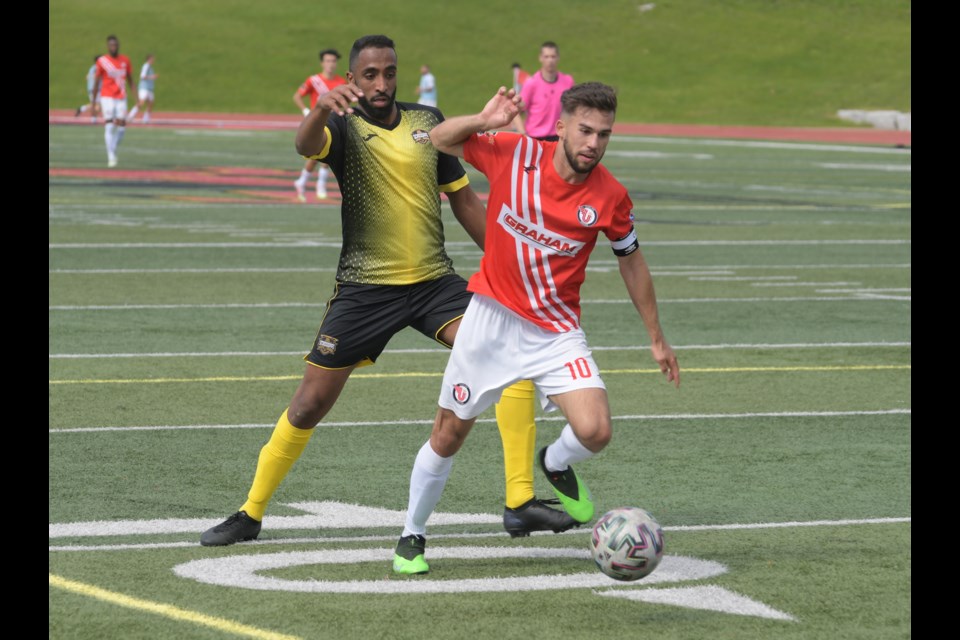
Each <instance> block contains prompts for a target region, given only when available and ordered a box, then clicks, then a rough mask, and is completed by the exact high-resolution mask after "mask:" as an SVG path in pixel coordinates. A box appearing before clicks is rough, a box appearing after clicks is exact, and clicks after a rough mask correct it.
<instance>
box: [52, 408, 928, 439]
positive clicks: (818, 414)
mask: <svg viewBox="0 0 960 640" xmlns="http://www.w3.org/2000/svg"><path fill="white" fill-rule="evenodd" d="M911 414H912V409H880V410H875V411H771V412H761V413H678V414H668V415H649V414H648V415H643V414H641V415H626V416H612V418H611V419H612V420H638V421H641V420H642V421H648V420H719V419H756V418H842V417H849V416H885V415H911ZM538 419H539V420H540V421H541V422H565V421H566V418H564V417H563V416H543V417H540V418H538ZM477 422H485V423H495V422H496V419H495V418H481V419H479V420H477ZM429 424H433V418H430V419H428V420H382V421H372V420H371V421H363V422H321V423H320V424H319V425H318V426H319V427H384V426H410V425H429ZM274 426H276V425H275V424H273V423H270V424H266V423H264V424H252V423H247V424H197V425H178V426H174V425H166V426H160V425H154V426H143V427H77V428H53V429H50V430H49V431H48V433H50V434H54V433H61V434H63V433H103V432H108V431H112V432H136V431H196V430H205V429H272V428H274Z"/></svg>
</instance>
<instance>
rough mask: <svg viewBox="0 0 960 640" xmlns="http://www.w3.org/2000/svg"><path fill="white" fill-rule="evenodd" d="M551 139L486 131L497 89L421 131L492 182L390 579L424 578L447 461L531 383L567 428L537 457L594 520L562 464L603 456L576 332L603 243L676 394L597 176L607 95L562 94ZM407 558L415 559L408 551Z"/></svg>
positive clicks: (604, 438) (508, 93)
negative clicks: (595, 253)
mask: <svg viewBox="0 0 960 640" xmlns="http://www.w3.org/2000/svg"><path fill="white" fill-rule="evenodd" d="M561 102H562V105H563V109H562V114H561V117H560V120H559V122H558V123H557V125H556V131H557V135H558V137H559V140H558V141H556V142H548V141H540V140H534V139H533V138H530V137H528V136H523V135H520V134H517V133H513V132H495V131H496V130H497V129H499V128H501V127H504V126H506V125H507V124H509V123H510V122H511V121H512V120H513V118H514V117H515V116H516V115H517V113H518V112H519V110H520V107H521V104H522V101H521V99H520V97H519V96H517V95H516V92H515V91H514V90H513V89H510V90H507V89H505V88H503V87H501V88H500V90H499V91H498V92H497V94H496V95H495V96H494V97H493V98H492V99H491V100H490V101H489V102H488V103H487V105H486V106H485V107H484V109H483V111H481V112H480V113H478V114H476V115H472V116H461V117H458V118H450V119H449V120H446V121H445V122H442V123H440V124H438V125H437V126H436V127H434V128H433V130H432V131H431V132H430V139H431V142H432V143H433V144H434V146H436V147H437V149H438V150H439V151H441V152H443V153H447V154H450V155H454V156H458V157H461V158H464V159H466V161H467V162H469V163H470V164H472V165H473V166H474V167H476V168H477V169H478V170H480V171H481V172H482V173H483V174H484V175H485V176H486V177H487V179H488V180H489V182H490V197H489V199H488V201H487V233H486V237H485V241H484V254H483V258H482V259H481V262H480V271H479V273H476V274H474V276H473V277H472V278H471V279H470V282H469V285H468V287H467V288H468V289H469V290H470V291H472V292H473V294H474V295H473V299H472V300H471V302H470V305H469V306H468V307H467V311H466V313H465V314H464V316H463V320H462V322H461V325H460V331H459V332H458V334H457V341H456V343H455V344H454V347H453V351H452V352H451V354H450V360H449V362H448V363H447V368H446V371H445V372H444V376H443V384H442V386H441V390H440V398H439V402H438V404H439V405H440V409H439V411H438V412H437V417H436V420H435V422H434V426H433V432H432V433H431V434H430V439H429V440H428V441H427V442H426V443H425V444H424V445H423V447H422V448H421V449H420V452H419V453H418V454H417V458H416V461H415V462H414V466H413V472H412V473H411V476H410V501H409V505H408V511H407V517H406V523H405V526H404V529H403V533H402V534H401V538H400V542H399V543H398V545H397V554H396V555H395V556H394V567H393V568H394V571H395V572H397V573H426V572H427V571H429V566H428V565H427V563H426V560H425V559H424V557H423V553H422V550H423V548H424V547H425V544H426V541H425V538H424V535H425V533H426V523H427V519H428V518H429V516H430V514H431V513H432V512H433V509H434V508H435V507H436V504H437V502H438V501H439V500H440V495H441V494H442V492H443V488H444V486H445V485H446V481H447V477H448V475H449V471H450V467H451V465H452V463H453V456H454V454H456V453H457V451H458V450H459V449H460V447H461V445H462V444H463V441H464V439H465V438H466V437H467V434H468V433H469V432H470V428H471V427H472V426H473V423H474V421H475V420H476V417H477V416H478V415H480V414H481V413H482V412H483V411H485V410H486V409H487V408H488V407H490V406H491V405H492V404H493V403H494V402H496V401H497V399H498V398H499V397H500V392H501V391H502V390H503V389H505V388H506V387H508V386H510V385H511V384H514V383H515V382H516V381H517V380H521V379H524V378H527V379H531V380H533V383H534V385H535V386H536V389H537V392H538V395H539V397H540V402H541V406H542V407H543V409H544V410H547V411H550V410H553V409H557V408H559V409H560V410H561V411H562V412H563V414H564V416H565V417H566V419H567V421H568V422H567V425H566V426H565V427H564V428H563V431H562V432H561V434H560V437H559V438H557V440H556V441H554V442H553V443H552V444H551V445H549V446H548V447H544V448H543V449H541V450H540V453H539V456H538V457H539V462H540V467H541V469H542V470H543V472H544V474H545V475H546V477H547V479H548V480H549V481H550V484H551V485H552V486H553V490H554V493H556V495H557V498H558V499H559V500H560V503H561V504H562V505H563V507H564V509H566V511H567V513H569V514H570V515H571V516H572V517H573V518H574V519H575V520H577V521H579V522H586V521H589V520H590V519H591V518H592V517H593V510H594V506H593V500H592V497H591V495H590V492H589V490H588V489H587V487H586V484H584V482H583V481H582V480H581V479H580V478H579V477H578V476H577V474H576V473H574V471H573V468H572V466H571V465H572V464H573V463H577V462H581V461H584V460H587V459H588V458H590V457H592V456H593V455H594V454H596V453H597V452H599V451H600V450H601V449H603V448H604V447H605V446H606V445H607V443H608V442H609V441H610V438H611V436H612V435H613V430H612V426H611V418H610V406H609V403H608V400H607V392H606V387H605V386H604V383H603V380H601V378H600V371H599V369H598V368H597V364H596V362H595V361H594V360H593V357H592V355H591V353H590V349H589V348H588V346H587V342H586V336H585V335H584V332H583V330H582V329H581V328H580V285H581V284H582V283H583V280H584V275H585V271H586V265H587V259H588V258H589V255H590V252H591V251H592V250H593V248H594V246H595V244H596V241H597V238H598V237H599V235H600V234H601V233H602V234H603V235H604V236H606V237H607V239H608V240H609V241H610V246H611V248H612V249H613V252H614V254H615V255H616V256H617V257H618V261H619V263H620V275H621V276H622V278H623V281H624V284H626V287H627V292H628V293H629V295H630V299H631V300H632V302H633V305H634V307H635V308H636V310H637V311H638V312H639V314H640V317H641V319H642V320H643V323H644V326H645V327H646V330H647V333H648V335H649V337H650V342H651V351H652V353H653V357H654V359H655V360H656V361H657V363H658V364H659V366H660V370H661V371H662V372H663V373H664V374H666V376H667V380H668V381H671V382H673V383H674V384H675V385H676V386H677V387H679V386H680V368H679V365H678V364H677V358H676V355H674V352H673V349H672V348H671V347H670V345H669V344H668V343H667V341H666V338H665V337H664V335H663V330H662V329H661V327H660V319H659V313H658V310H657V300H656V295H655V293H654V287H653V280H652V278H651V276H650V270H649V268H648V267H647V263H646V261H645V259H644V257H643V254H642V252H641V251H640V245H639V242H638V240H637V235H636V232H635V231H634V228H633V216H632V215H631V213H630V210H631V208H632V207H633V203H632V202H631V200H630V196H629V195H628V193H627V190H626V188H624V186H623V185H622V184H620V183H619V182H618V181H617V180H616V179H615V178H614V177H613V176H612V175H611V174H610V172H609V171H608V170H607V169H606V167H604V166H603V165H601V164H600V160H601V159H602V158H603V154H604V152H605V151H606V148H607V143H608V142H609V140H610V135H611V133H612V131H613V122H614V119H615V117H616V109H617V97H616V92H615V91H614V90H613V88H612V87H609V86H607V85H604V84H601V83H599V82H588V83H584V84H580V85H576V86H574V87H572V88H570V89H569V90H567V91H565V92H564V93H563V96H562V98H561ZM412 546H416V548H418V549H419V550H420V554H419V555H417V556H416V557H410V556H411V555H412V554H410V553H405V552H406V550H408V549H409V548H410V547H412Z"/></svg>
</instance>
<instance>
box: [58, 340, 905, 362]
mask: <svg viewBox="0 0 960 640" xmlns="http://www.w3.org/2000/svg"><path fill="white" fill-rule="evenodd" d="M909 346H911V343H910V342H795V343H780V344H774V343H757V344H746V343H742V344H688V345H673V349H674V351H677V350H684V349H691V350H694V349H695V350H720V349H822V348H854V347H870V348H876V347H909ZM646 349H649V346H647V345H635V344H634V345H625V346H612V347H596V346H595V347H591V350H592V351H643V350H646ZM383 352H384V353H394V354H399V353H403V354H418V353H426V354H435V353H450V350H449V349H441V348H436V349H384V351H383ZM305 353H306V352H305V351H196V352H182V353H176V352H156V353H53V354H50V356H49V358H50V359H58V360H73V359H76V360H82V359H97V358H195V357H218V356H228V357H238V356H240V357H256V356H303V355H304V354H305Z"/></svg>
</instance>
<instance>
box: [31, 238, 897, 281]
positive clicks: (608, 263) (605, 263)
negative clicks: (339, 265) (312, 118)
mask: <svg viewBox="0 0 960 640" xmlns="http://www.w3.org/2000/svg"><path fill="white" fill-rule="evenodd" d="M450 244H452V243H450V242H448V243H447V245H450ZM476 253H477V255H479V251H478V252H476ZM590 266H598V267H601V266H602V267H616V266H617V263H616V262H615V261H613V260H593V259H591V260H590ZM910 267H911V265H910V264H904V263H896V264H733V265H677V266H662V267H660V269H662V270H657V269H656V268H655V269H654V270H653V271H652V272H651V273H652V274H653V275H655V276H695V275H732V274H733V273H734V272H735V271H738V270H744V269H746V270H763V269H909V268H910ZM336 270H337V269H336V267H237V268H218V269H199V268H198V269H190V268H186V269H50V270H49V271H48V273H57V274H111V275H112V274H144V273H332V272H335V271H336Z"/></svg>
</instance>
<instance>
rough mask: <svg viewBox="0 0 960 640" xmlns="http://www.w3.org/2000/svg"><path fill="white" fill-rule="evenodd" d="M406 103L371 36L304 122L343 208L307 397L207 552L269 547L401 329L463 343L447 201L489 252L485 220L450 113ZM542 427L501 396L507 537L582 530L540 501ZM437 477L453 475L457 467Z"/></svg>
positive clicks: (514, 393) (300, 139)
mask: <svg viewBox="0 0 960 640" xmlns="http://www.w3.org/2000/svg"><path fill="white" fill-rule="evenodd" d="M396 92H397V54H396V48H395V47H394V43H393V41H392V40H390V39H389V38H387V37H386V36H381V35H373V36H364V37H362V38H360V39H358V40H357V41H356V42H355V43H354V44H353V48H352V50H351V51H350V70H349V71H348V72H347V84H343V85H340V86H338V87H334V88H332V89H330V91H328V92H327V93H325V94H324V95H323V96H321V97H320V99H319V100H318V101H317V106H316V108H315V109H313V110H311V111H310V113H309V114H308V115H307V116H306V118H305V119H304V120H303V122H302V123H301V124H300V128H299V130H298V132H297V137H296V147H297V151H298V152H299V153H300V154H301V155H303V156H304V157H305V158H310V159H315V160H318V161H321V162H324V163H327V164H328V165H329V166H330V168H331V170H332V171H333V173H334V175H335V176H336V178H337V182H338V183H339V185H340V191H341V193H342V196H343V202H342V207H341V219H342V225H343V246H342V248H341V252H340V260H339V265H338V267H337V278H336V279H337V281H336V284H335V286H334V291H333V295H332V297H331V298H330V299H329V301H328V303H327V308H326V310H325V312H324V315H323V320H322V321H321V324H320V329H319V331H318V332H317V337H316V339H315V341H314V344H313V348H312V350H311V351H310V353H309V354H308V355H307V356H306V357H305V358H304V359H305V360H306V361H307V365H306V370H305V372H304V374H303V379H302V380H301V382H300V386H299V387H298V388H297V390H296V392H295V393H294V395H293V398H292V399H291V401H290V405H289V406H288V408H287V410H286V411H284V412H283V414H282V415H281V416H280V420H279V421H278V422H277V426H276V428H275V429H274V431H273V434H272V435H271V437H270V440H269V442H267V444H266V445H265V446H264V447H263V448H262V449H261V451H260V457H259V459H258V463H257V470H256V474H255V475H254V479H253V484H252V487H251V488H250V492H249V494H248V499H247V501H246V502H245V503H244V504H243V505H242V506H241V507H240V510H239V511H237V512H236V513H234V514H233V515H232V516H230V517H229V518H227V520H225V521H224V522H222V523H220V524H218V525H216V526H214V527H212V528H210V529H208V530H207V531H205V532H204V533H203V534H202V535H201V536H200V543H201V544H202V545H205V546H218V545H227V544H233V543H234V542H240V541H243V540H252V539H255V538H256V537H257V536H258V535H259V533H260V529H261V522H262V520H263V514H264V511H265V509H266V506H267V503H268V502H269V501H270V499H271V497H272V496H273V494H274V492H275V491H276V489H277V487H279V485H280V482H281V481H282V480H283V478H284V477H285V476H286V475H287V473H288V472H289V470H290V468H291V466H292V465H293V463H294V462H295V461H296V460H297V458H299V457H300V455H301V454H302V453H303V451H304V449H305V447H306V445H307V441H308V440H309V439H310V436H311V435H312V434H313V431H314V427H315V426H316V425H317V424H318V423H319V422H320V420H321V419H322V418H323V417H324V416H325V415H326V414H327V412H328V411H329V410H330V409H331V408H332V407H333V405H334V403H335V402H336V400H337V398H338V397H339V395H340V392H341V391H342V390H343V387H344V385H345V384H346V382H347V379H348V378H349V377H350V374H351V373H352V372H353V370H354V369H356V368H357V367H362V366H366V365H372V364H374V362H375V361H376V359H377V357H378V356H379V355H380V353H382V351H383V349H384V348H385V347H386V345H387V342H388V341H389V340H390V338H392V337H393V336H394V335H395V334H396V333H397V332H398V331H400V330H401V329H403V328H404V327H412V328H414V329H416V330H417V331H419V332H421V333H423V334H424V335H426V336H427V337H429V338H432V339H434V340H436V341H437V342H439V343H440V344H442V345H444V346H446V347H448V348H449V347H450V346H452V345H453V342H454V339H455V338H456V334H457V329H458V328H459V326H460V319H461V317H462V316H463V313H464V311H465V310H466V307H467V304H468V303H469V302H470V299H471V296H472V294H471V293H470V292H468V291H467V289H466V281H465V280H464V279H463V278H461V277H460V276H459V275H457V274H456V272H455V271H454V269H453V262H452V261H451V260H450V258H449V257H448V256H447V253H446V251H445V249H444V235H443V225H442V223H441V220H440V197H439V193H440V192H443V193H446V194H447V197H448V199H449V200H450V205H451V208H452V209H453V213H454V215H455V216H456V218H457V220H458V221H459V222H460V223H461V224H462V225H463V227H464V228H465V229H466V230H467V232H468V233H469V234H470V237H471V238H472V239H473V240H474V241H475V242H476V243H477V244H478V245H479V246H481V247H482V246H483V240H484V220H485V209H484V206H483V204H482V203H481V202H480V199H479V198H478V197H477V195H476V194H475V193H474V192H473V190H472V189H471V188H470V186H469V181H468V179H467V176H466V172H465V171H464V169H463V167H462V166H461V165H460V162H459V161H458V160H457V159H456V158H454V157H453V156H449V155H446V154H443V153H440V152H438V151H437V150H436V148H435V147H434V146H433V145H432V144H430V135H429V134H430V130H431V129H432V128H433V127H434V126H436V125H437V124H439V123H440V122H441V121H442V120H443V115H442V114H441V113H440V111H439V110H437V109H436V108H434V107H429V106H425V105H420V104H414V103H405V102H396V100H395V96H396ZM353 105H356V106H353ZM533 418H534V391H533V385H532V384H531V383H530V382H529V381H522V382H520V383H517V384H516V385H514V387H511V388H509V389H507V390H506V391H504V394H503V397H502V398H501V402H500V403H499V405H498V406H497V421H498V425H499V427H500V433H501V437H502V438H503V441H504V462H505V464H504V467H505V474H506V479H507V496H506V506H505V509H504V517H503V522H504V528H505V529H506V530H507V531H508V533H510V535H511V536H525V535H528V534H529V533H530V532H531V531H554V532H559V531H564V530H566V529H569V528H570V527H573V526H576V525H577V524H578V523H577V521H576V520H574V519H573V518H572V517H570V515H569V514H567V513H565V512H564V511H560V510H558V509H552V508H550V507H548V506H547V505H546V504H544V501H541V500H538V499H537V498H536V497H535V495H534V492H533V459H534V440H535V430H534V429H535V427H534V422H533ZM436 472H437V473H438V474H441V475H445V474H447V473H449V467H447V468H446V469H437V470H436ZM411 482H412V483H415V482H418V480H417V479H416V478H412V479H411ZM417 542H418V541H417V540H416V539H415V538H414V539H412V543H411V545H410V548H409V549H404V550H402V551H403V555H404V556H411V558H410V559H411V560H412V559H413V558H415V557H417V556H418V555H419V556H422V554H423V546H422V545H420V546H419V547H418V545H417Z"/></svg>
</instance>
